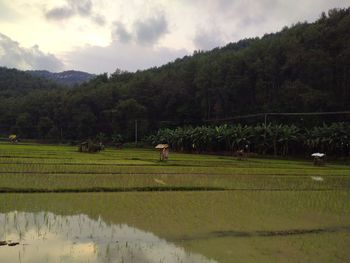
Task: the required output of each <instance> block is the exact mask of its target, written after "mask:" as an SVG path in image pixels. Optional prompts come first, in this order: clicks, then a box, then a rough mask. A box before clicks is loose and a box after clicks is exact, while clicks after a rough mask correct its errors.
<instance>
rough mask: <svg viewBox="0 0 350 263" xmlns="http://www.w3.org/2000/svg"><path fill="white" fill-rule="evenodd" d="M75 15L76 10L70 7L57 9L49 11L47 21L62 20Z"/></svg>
mask: <svg viewBox="0 0 350 263" xmlns="http://www.w3.org/2000/svg"><path fill="white" fill-rule="evenodd" d="M73 15H74V10H73V9H71V8H69V7H56V8H53V9H51V10H49V11H48V12H47V13H46V14H45V16H46V18H47V19H53V20H62V19H66V18H70V17H71V16H73Z"/></svg>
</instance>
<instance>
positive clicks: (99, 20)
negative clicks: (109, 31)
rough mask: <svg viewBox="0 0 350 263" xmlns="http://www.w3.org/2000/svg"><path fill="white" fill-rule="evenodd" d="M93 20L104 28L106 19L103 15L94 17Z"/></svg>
mask: <svg viewBox="0 0 350 263" xmlns="http://www.w3.org/2000/svg"><path fill="white" fill-rule="evenodd" d="M92 20H93V21H94V22H95V23H96V24H97V25H99V26H104V25H105V24H106V19H105V17H104V16H102V15H94V16H93V17H92Z"/></svg>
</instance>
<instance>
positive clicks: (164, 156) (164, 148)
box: [155, 144, 169, 161]
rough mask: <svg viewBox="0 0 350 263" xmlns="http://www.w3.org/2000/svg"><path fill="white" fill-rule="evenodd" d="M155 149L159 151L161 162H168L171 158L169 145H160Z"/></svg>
mask: <svg viewBox="0 0 350 263" xmlns="http://www.w3.org/2000/svg"><path fill="white" fill-rule="evenodd" d="M155 148H156V149H158V150H159V153H160V156H159V159H160V161H165V160H168V157H169V145H168V144H158V145H157V146H156V147H155Z"/></svg>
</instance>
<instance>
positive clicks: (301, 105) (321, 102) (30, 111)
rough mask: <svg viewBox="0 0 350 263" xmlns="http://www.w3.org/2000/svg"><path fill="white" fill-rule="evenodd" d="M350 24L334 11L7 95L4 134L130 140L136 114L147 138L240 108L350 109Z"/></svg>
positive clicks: (349, 13) (348, 16)
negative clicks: (160, 60) (159, 62)
mask: <svg viewBox="0 0 350 263" xmlns="http://www.w3.org/2000/svg"><path fill="white" fill-rule="evenodd" d="M349 28H350V8H348V9H333V10H330V11H329V12H328V14H327V15H326V14H322V15H321V16H320V18H319V19H318V20H317V21H315V22H313V23H306V22H304V23H297V24H295V25H293V26H291V27H289V28H288V27H285V28H283V30H281V31H280V32H277V33H274V34H269V35H265V36H264V37H262V38H254V39H245V40H242V41H239V42H237V43H230V44H228V45H226V46H224V47H222V48H216V49H214V50H211V51H209V52H202V51H196V52H194V54H193V55H192V56H186V57H184V58H181V59H177V60H176V61H174V62H172V63H168V64H166V65H164V66H162V67H159V68H151V69H149V70H145V71H138V72H136V73H128V72H123V71H121V70H118V71H116V72H115V73H114V74H112V75H111V76H110V77H108V76H107V74H102V75H100V76H97V77H96V78H94V79H93V80H91V81H90V82H88V83H85V84H83V85H82V86H81V87H79V88H76V89H74V90H69V91H66V90H61V91H55V92H49V93H47V92H46V93H40V95H36V96H32V95H31V94H29V95H27V96H25V97H23V98H22V99H21V100H20V101H16V102H14V101H10V100H8V101H6V102H5V101H4V103H3V105H6V106H3V107H2V108H1V107H0V113H1V114H0V116H2V117H1V118H3V119H1V120H0V121H1V123H2V124H3V128H2V132H5V131H9V130H11V131H17V132H18V133H21V134H22V135H23V136H25V137H40V138H46V137H55V136H58V135H57V134H58V131H62V133H61V132H60V134H61V135H60V136H62V137H63V138H67V139H77V138H87V137H94V136H96V135H97V134H99V133H100V132H101V133H103V134H104V136H108V137H111V136H112V135H113V134H114V136H116V135H117V134H122V136H124V137H127V138H128V137H129V138H131V137H132V135H133V129H134V120H135V119H138V120H139V127H138V128H139V132H140V136H142V135H143V134H146V133H149V132H150V131H153V130H155V129H157V128H159V127H161V126H165V125H169V126H175V125H182V124H184V123H192V124H201V123H203V121H205V120H208V119H220V118H225V117H230V116H235V115H239V114H250V113H259V112H302V111H335V110H348V109H349V108H350V104H349V101H350V77H349V76H350V64H349V61H350V30H349ZM49 102H50V103H49ZM28 105H30V106H28ZM3 116H12V117H7V118H5V117H3ZM23 119H24V120H25V121H23ZM19 120H20V122H19ZM160 120H162V121H167V122H160ZM22 121H23V122H22ZM21 126H22V128H21ZM27 127H30V129H27Z"/></svg>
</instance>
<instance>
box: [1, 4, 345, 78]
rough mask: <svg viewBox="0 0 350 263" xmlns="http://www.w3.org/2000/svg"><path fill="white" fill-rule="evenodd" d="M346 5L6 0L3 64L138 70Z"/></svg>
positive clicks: (56, 68)
mask: <svg viewBox="0 0 350 263" xmlns="http://www.w3.org/2000/svg"><path fill="white" fill-rule="evenodd" d="M348 6H350V0H128V1H125V0H30V1H28V0H0V66H7V67H11V68H12V67H15V68H19V69H47V70H50V71H54V72H57V71H62V70H68V69H75V70H83V71H87V72H91V73H102V72H114V71H115V70H116V69H117V68H120V69H123V70H128V71H135V70H138V69H145V68H148V67H153V66H159V65H162V64H164V63H167V62H169V61H172V60H174V59H176V58H178V57H182V56H184V55H188V54H192V53H193V51H194V50H198V49H200V50H209V49H211V48H214V47H217V46H223V45H225V44H227V43H229V42H235V41H238V40H240V39H242V38H247V37H255V36H262V35H264V34H265V33H271V32H276V31H279V30H280V29H281V28H282V27H283V26H285V25H287V26H290V25H292V24H293V23H296V22H298V21H310V22H311V21H314V20H315V19H317V18H318V17H319V16H320V14H321V12H322V11H327V10H329V9H330V8H334V7H348Z"/></svg>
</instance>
